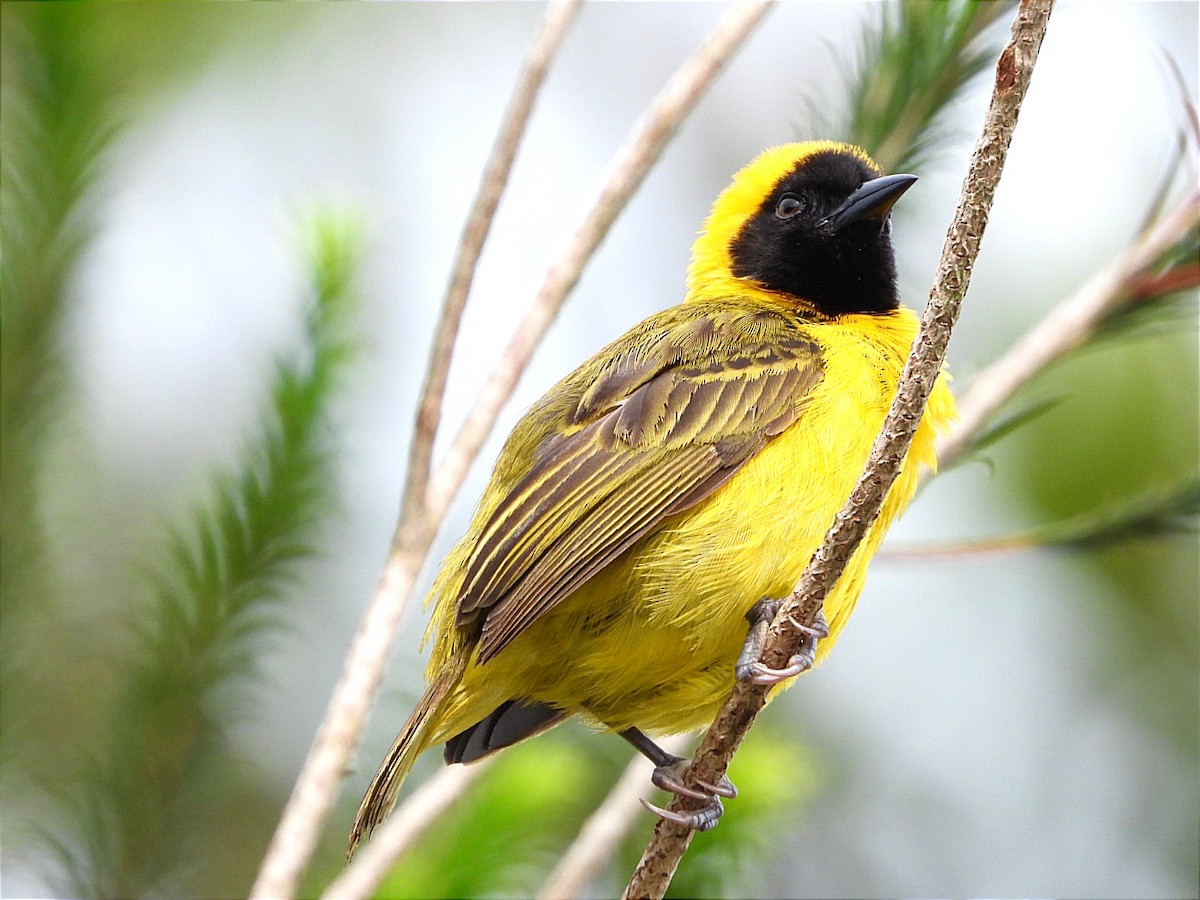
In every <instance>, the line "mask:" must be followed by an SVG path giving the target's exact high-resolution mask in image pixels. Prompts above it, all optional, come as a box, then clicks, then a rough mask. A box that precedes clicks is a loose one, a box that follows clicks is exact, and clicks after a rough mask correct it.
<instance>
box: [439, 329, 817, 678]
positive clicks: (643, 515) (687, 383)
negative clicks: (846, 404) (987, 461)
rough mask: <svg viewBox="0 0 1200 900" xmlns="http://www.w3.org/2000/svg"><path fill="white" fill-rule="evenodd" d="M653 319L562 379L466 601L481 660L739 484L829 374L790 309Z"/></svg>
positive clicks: (477, 559) (470, 572) (482, 544)
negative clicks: (653, 536) (632, 551)
mask: <svg viewBox="0 0 1200 900" xmlns="http://www.w3.org/2000/svg"><path fill="white" fill-rule="evenodd" d="M651 324H658V325H659V326H660V327H658V328H657V329H654V328H650V329H641V330H635V331H633V332H631V333H630V334H629V335H627V336H626V337H625V338H623V339H622V341H621V342H618V344H617V345H615V346H613V347H610V348H608V349H607V350H606V351H604V352H603V354H602V355H603V358H604V359H605V360H611V361H612V362H609V363H607V364H604V363H601V364H600V365H601V368H600V370H599V371H598V372H596V373H594V374H591V375H590V377H589V374H588V373H589V367H588V365H587V364H585V366H584V367H582V368H581V369H580V371H579V372H578V373H576V375H575V376H572V377H569V378H568V379H567V380H566V381H564V382H563V384H562V385H560V390H561V391H563V392H564V393H566V397H565V398H560V403H559V406H558V407H555V408H554V409H553V410H551V415H550V416H549V418H548V419H546V420H545V421H546V423H547V424H546V432H547V437H545V438H544V439H543V440H542V442H541V443H540V445H538V447H537V450H536V452H535V453H534V454H533V456H532V458H531V459H530V460H529V463H528V465H527V466H526V467H525V469H526V471H525V474H524V475H523V476H522V477H520V478H518V479H517V480H516V481H515V483H513V484H512V485H511V487H510V488H509V489H508V491H507V494H506V496H505V497H504V499H503V500H502V501H501V502H500V503H499V504H498V505H497V506H496V507H495V508H494V509H493V510H492V511H491V513H490V515H489V516H488V518H487V519H486V521H485V522H484V523H483V526H482V527H481V529H480V531H479V535H478V538H477V539H476V542H475V548H474V550H473V552H472V554H471V556H470V557H469V558H468V560H467V564H466V572H465V575H464V577H463V580H462V582H461V588H460V589H459V595H458V598H457V604H458V607H457V608H458V616H457V624H458V626H459V627H463V628H469V629H472V630H473V631H474V634H475V635H477V640H478V642H479V647H478V650H479V653H478V661H479V662H480V663H483V662H486V661H487V660H488V659H490V658H492V657H493V656H495V655H496V654H497V653H499V652H500V651H501V650H503V649H504V648H505V647H506V646H508V644H509V643H511V642H512V640H513V639H514V638H516V637H517V636H518V635H520V634H521V633H522V632H523V631H524V630H525V629H526V628H528V627H529V625H530V624H532V623H533V622H535V621H537V619H538V618H539V617H540V616H542V615H544V614H545V613H546V612H547V611H548V610H550V609H552V608H553V607H554V606H556V605H557V604H559V603H561V602H563V601H564V600H565V599H567V598H568V597H569V596H570V595H571V594H572V593H574V592H575V591H577V590H578V589H579V587H580V586H581V585H583V584H585V583H586V582H587V581H588V579H590V578H592V577H593V576H595V574H596V573H597V572H599V571H600V570H601V569H603V568H604V567H605V566H607V565H609V564H610V563H611V562H612V561H613V560H615V559H616V558H617V557H618V556H620V555H621V554H622V553H624V552H625V551H626V550H628V549H629V548H630V547H631V546H633V544H635V543H636V542H637V541H638V540H640V539H641V538H643V537H645V536H646V535H648V534H649V533H651V532H652V531H653V530H654V529H655V528H657V527H659V526H660V525H661V524H662V523H663V521H664V520H665V519H666V518H667V517H669V516H672V515H675V514H677V513H679V512H682V511H684V510H685V509H687V508H688V507H689V506H692V505H694V504H695V503H698V502H700V501H701V500H703V499H704V498H705V497H708V496H709V495H711V494H712V492H713V491H715V490H717V489H718V488H719V487H720V486H721V485H723V484H724V483H725V482H726V481H728V480H729V479H730V478H731V477H733V475H734V474H735V473H736V472H737V471H738V469H739V468H740V467H741V466H742V465H743V464H744V463H745V462H746V461H747V460H748V459H750V458H751V457H753V456H754V454H756V453H757V452H758V451H759V450H760V449H762V447H763V446H765V445H766V443H767V442H768V441H769V440H770V439H771V438H772V437H774V436H776V435H778V434H780V433H781V432H782V431H784V430H786V429H787V428H788V427H790V426H791V425H793V424H795V423H796V422H797V421H798V419H799V418H800V415H801V413H802V411H803V407H804V404H805V402H806V397H807V395H808V394H809V393H810V392H811V390H812V388H813V387H814V386H815V385H816V384H817V383H818V382H819V381H820V379H821V377H822V367H821V356H820V351H819V348H818V347H817V345H816V344H815V343H814V342H813V341H812V340H811V339H810V338H808V337H807V335H805V334H803V332H802V330H801V329H800V328H799V327H798V324H799V323H798V322H797V320H796V319H794V318H789V317H788V316H785V315H783V314H778V313H769V314H768V313H764V312H763V311H762V310H756V311H753V312H749V313H745V314H743V315H740V316H739V315H737V314H734V313H731V312H730V311H729V310H728V309H716V308H712V309H705V308H704V307H702V306H699V305H697V306H696V308H693V307H678V308H676V309H675V310H669V311H667V313H664V314H661V315H660V316H659V317H657V318H656V319H655V320H651ZM573 378H574V379H576V380H575V381H573V380H572V379H573ZM572 390H573V391H575V392H576V393H574V398H572V397H571V394H570V391H572ZM552 396H553V395H552ZM541 412H542V414H545V412H546V411H545V409H543V410H542V411H541Z"/></svg>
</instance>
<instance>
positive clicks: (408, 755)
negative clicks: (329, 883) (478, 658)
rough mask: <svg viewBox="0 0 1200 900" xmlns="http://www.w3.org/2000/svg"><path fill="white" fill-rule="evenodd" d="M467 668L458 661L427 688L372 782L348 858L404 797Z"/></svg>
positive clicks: (360, 809)
mask: <svg viewBox="0 0 1200 900" xmlns="http://www.w3.org/2000/svg"><path fill="white" fill-rule="evenodd" d="M465 669H466V660H465V659H464V660H457V661H455V662H454V663H453V664H452V665H451V667H450V668H448V669H446V670H444V671H443V672H442V673H441V674H440V675H439V676H438V677H437V678H436V679H435V680H434V682H433V684H431V685H429V687H428V688H426V689H425V693H424V694H423V695H422V696H421V700H420V702H419V703H418V704H417V708H416V709H414V710H413V711H412V715H410V716H409V717H408V721H407V722H405V723H404V727H403V728H401V729H400V733H399V734H398V735H396V740H394V741H392V747H391V749H390V750H388V753H387V756H385V757H384V759H383V762H382V763H381V764H380V766H379V771H378V772H376V773H375V777H374V778H372V779H371V786H370V787H369V788H367V792H366V794H364V795H363V799H362V803H360V804H359V806H358V814H357V815H355V817H354V825H353V827H352V828H351V829H350V843H349V846H347V848H346V858H347V859H350V858H351V857H352V856H353V855H354V848H355V847H357V846H358V843H359V841H361V840H362V839H363V836H364V835H369V834H370V832H371V831H372V829H374V828H375V826H376V825H378V824H379V823H380V822H382V821H383V820H384V819H385V818H387V815H388V813H390V812H391V811H392V807H394V806H395V805H396V798H397V797H399V796H400V787H401V785H403V784H404V779H405V778H406V777H408V773H409V771H410V770H411V769H412V767H413V763H414V762H416V760H417V757H418V756H420V755H421V753H422V752H423V751H424V750H425V748H426V747H428V746H429V738H430V730H431V729H432V727H433V726H434V725H435V724H436V723H437V722H438V721H439V720H440V718H441V713H442V708H443V707H444V706H445V703H446V700H447V698H448V697H449V696H450V695H451V694H452V693H453V692H454V689H455V688H456V687H458V683H459V682H460V681H461V680H462V676H463V671H464V670H465Z"/></svg>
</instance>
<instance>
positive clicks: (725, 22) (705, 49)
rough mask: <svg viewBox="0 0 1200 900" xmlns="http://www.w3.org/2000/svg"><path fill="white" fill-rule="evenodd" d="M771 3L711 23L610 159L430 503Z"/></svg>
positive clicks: (442, 497) (451, 480)
mask: <svg viewBox="0 0 1200 900" xmlns="http://www.w3.org/2000/svg"><path fill="white" fill-rule="evenodd" d="M770 6H771V4H770V2H762V0H754V2H746V0H742V2H738V3H735V4H733V5H732V6H731V7H730V8H729V10H728V11H727V12H726V13H725V15H724V16H722V17H721V20H720V21H719V22H717V24H716V27H714V28H713V30H712V32H711V33H710V34H709V35H708V37H706V38H705V40H704V43H703V44H701V45H700V47H699V48H698V49H697V50H696V52H695V53H693V54H692V56H691V57H689V58H688V59H687V61H685V62H684V64H683V65H682V66H680V68H679V70H678V71H676V73H675V74H674V75H673V76H672V77H671V80H670V81H669V82H667V84H666V86H665V87H664V88H663V89H662V91H661V92H660V93H659V95H658V96H657V97H655V98H654V100H653V101H652V103H651V104H650V107H649V108H648V109H647V110H646V112H645V113H643V114H642V117H641V119H640V120H639V121H638V123H637V124H636V125H635V126H634V130H633V133H632V134H631V135H630V136H629V138H628V139H627V140H626V142H625V144H624V145H623V146H622V147H621V149H620V150H618V151H617V153H616V155H615V156H614V157H613V158H612V160H610V161H609V164H608V171H609V173H610V174H609V175H608V177H607V178H606V179H605V182H604V186H603V187H602V188H601V190H600V194H599V196H598V197H597V198H596V201H595V203H594V204H593V205H592V208H591V210H590V211H589V212H588V214H587V216H586V217H585V219H584V220H583V222H581V223H580V225H579V227H578V228H577V229H576V230H575V233H574V234H573V235H572V237H571V240H570V243H569V244H568V245H567V248H566V250H565V251H564V252H563V254H562V256H561V257H560V258H559V261H558V262H557V263H556V264H555V265H554V266H552V267H551V269H550V271H549V272H547V273H546V280H545V281H544V282H543V284H542V287H541V289H540V290H539V291H538V294H537V297H536V298H535V299H534V301H533V305H532V306H531V307H530V309H529V311H528V312H527V313H526V314H525V318H524V319H523V320H522V321H521V324H520V325H519V326H518V327H517V331H516V333H515V334H514V335H513V338H512V340H511V341H510V342H509V345H508V348H507V349H506V350H505V353H504V356H503V358H502V359H501V360H500V364H499V366H497V368H496V370H495V371H494V372H493V373H492V377H491V378H490V379H489V380H488V383H487V384H486V385H485V386H484V388H483V390H482V391H480V393H479V397H478V399H477V400H476V401H475V406H474V407H473V408H472V409H471V412H470V413H469V414H468V416H467V419H466V421H465V422H464V423H463V426H462V428H461V429H460V430H459V432H458V434H457V435H456V436H455V439H454V443H453V444H452V445H451V447H450V449H449V451H448V452H447V454H446V460H445V462H444V463H443V465H442V467H441V469H439V471H438V474H437V475H436V476H435V477H434V479H433V480H432V482H431V483H430V486H429V498H428V503H429V506H430V507H431V508H435V509H436V508H439V507H441V506H443V505H445V504H446V503H447V502H448V501H447V498H448V497H450V496H453V495H454V494H455V493H456V492H457V491H458V489H459V487H461V485H462V482H463V479H464V478H466V474H467V469H468V468H469V467H470V464H471V461H472V460H474V459H475V457H476V456H477V455H478V454H479V448H480V447H482V446H483V442H484V440H485V439H486V438H487V436H488V434H490V433H491V430H492V428H493V427H494V426H495V424H496V418H497V417H498V416H499V415H500V410H501V409H502V408H503V407H504V404H505V403H506V402H507V401H508V398H509V397H511V396H512V392H513V390H514V389H515V388H516V386H517V379H518V378H520V375H521V373H522V372H523V371H525V367H526V366H527V365H528V364H529V359H530V357H531V356H532V355H533V351H534V348H536V347H537V345H538V343H539V342H540V341H541V339H542V337H543V336H544V335H545V333H546V330H547V329H548V328H549V327H550V325H551V323H553V321H554V317H555V316H556V315H558V311H559V310H560V309H561V308H562V305H563V301H564V300H566V297H567V294H569V293H570V292H571V290H572V288H574V287H575V284H576V282H578V281H579V276H580V275H581V274H582V272H583V267H584V266H585V265H586V264H587V261H588V260H589V259H590V258H591V256H592V254H593V253H595V252H596V248H597V247H599V246H600V242H601V241H603V240H604V237H605V235H607V234H608V229H609V228H610V227H611V226H612V223H613V221H614V220H615V219H616V217H617V214H618V213H619V212H620V211H621V210H622V209H624V207H625V204H626V203H627V202H628V201H629V198H630V197H631V196H633V192H634V191H636V190H637V189H638V187H639V186H640V185H641V183H642V180H643V179H644V178H645V177H646V173H647V172H649V171H650V168H651V166H653V165H654V163H655V162H657V160H658V157H659V156H660V155H661V154H662V151H663V149H664V148H665V147H666V145H667V143H668V142H669V141H670V140H671V138H672V137H674V135H675V131H676V129H678V127H679V125H680V123H681V122H682V121H683V120H684V118H685V117H686V116H687V115H688V113H690V112H691V111H692V110H693V109H694V108H695V106H696V104H697V103H698V102H699V101H700V98H701V97H702V96H704V93H705V92H706V91H707V90H708V88H709V86H710V85H711V84H712V83H713V81H714V80H715V79H716V77H717V75H718V74H720V72H721V69H722V68H724V66H725V63H727V62H728V61H729V59H730V57H732V56H733V53H734V51H736V50H737V49H738V48H739V47H740V46H741V45H742V44H743V43H744V42H745V41H746V39H747V38H748V37H749V36H750V33H751V32H752V31H753V30H754V27H755V26H756V25H758V23H759V22H760V21H761V20H762V17H763V16H764V15H766V13H767V10H768V9H770Z"/></svg>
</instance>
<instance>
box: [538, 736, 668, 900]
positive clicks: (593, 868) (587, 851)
mask: <svg viewBox="0 0 1200 900" xmlns="http://www.w3.org/2000/svg"><path fill="white" fill-rule="evenodd" d="M688 741H689V739H688V738H687V737H686V736H683V735H676V736H674V737H670V738H667V739H666V740H664V741H662V742H661V746H662V748H663V749H664V750H666V751H667V752H668V753H672V754H680V753H683V752H685V748H686V747H687V745H688ZM650 767H651V762H650V761H649V760H648V759H646V758H645V757H644V756H641V755H638V756H634V757H633V759H631V760H630V761H629V765H628V766H626V767H625V771H624V773H622V775H621V777H620V778H619V779H618V780H617V783H616V784H614V785H613V787H612V790H610V791H609V792H608V796H607V797H605V798H604V802H603V803H601V804H600V806H598V807H597V808H596V811H595V812H594V813H592V815H591V816H590V817H589V818H588V820H587V821H586V822H584V823H583V827H582V828H581V829H580V830H579V834H577V835H576V836H575V840H574V841H572V842H571V846H569V847H568V848H567V849H566V851H565V852H564V853H563V855H562V856H561V857H560V858H559V860H558V864H557V865H556V866H555V867H554V871H553V872H551V873H550V877H549V878H547V879H546V883H545V884H543V885H542V889H541V890H540V891H538V900H567V898H570V897H576V896H578V895H579V893H580V891H582V890H583V889H584V887H586V886H587V883H588V881H589V879H591V878H592V876H593V875H595V874H596V872H597V871H599V869H600V867H601V866H603V865H604V863H605V862H606V861H607V860H609V859H610V858H611V857H612V855H613V854H614V853H616V851H617V848H618V847H619V846H620V844H621V840H622V839H623V838H624V837H625V835H627V834H628V833H629V832H630V830H631V829H632V828H633V827H634V825H636V824H637V823H638V822H642V821H644V820H645V815H644V813H645V810H644V809H643V808H642V804H641V802H640V800H641V798H642V797H644V796H646V794H647V793H648V792H649V791H651V790H653V787H652V786H651V784H650Z"/></svg>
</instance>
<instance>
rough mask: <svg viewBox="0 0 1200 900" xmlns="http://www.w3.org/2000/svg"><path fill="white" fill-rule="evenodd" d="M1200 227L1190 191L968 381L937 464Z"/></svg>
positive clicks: (959, 450) (959, 452)
mask: <svg viewBox="0 0 1200 900" xmlns="http://www.w3.org/2000/svg"><path fill="white" fill-rule="evenodd" d="M1198 227H1200V194H1197V193H1195V192H1192V193H1191V194H1189V195H1188V196H1187V197H1186V198H1185V199H1184V200H1183V202H1182V203H1180V204H1179V205H1178V206H1177V207H1176V208H1175V209H1174V210H1172V211H1171V212H1170V213H1169V214H1168V215H1166V216H1164V217H1163V218H1162V219H1161V220H1160V221H1159V222H1158V224H1157V225H1155V226H1154V227H1153V228H1152V229H1150V230H1149V231H1148V232H1147V233H1145V234H1143V235H1142V236H1141V237H1140V238H1139V239H1138V240H1137V241H1136V242H1135V243H1134V244H1132V245H1131V246H1130V247H1129V248H1127V249H1126V250H1125V252H1124V253H1122V254H1121V255H1120V256H1119V257H1118V258H1117V259H1116V260H1115V261H1114V262H1113V263H1112V264H1111V265H1109V266H1108V267H1107V268H1104V269H1101V270H1100V271H1099V272H1097V273H1096V275H1094V276H1093V277H1092V278H1091V279H1090V280H1089V281H1088V282H1087V283H1086V284H1084V286H1083V287H1081V288H1080V289H1079V290H1078V291H1076V292H1075V293H1074V294H1072V295H1071V296H1070V297H1069V298H1067V299H1066V300H1064V301H1063V302H1062V303H1060V304H1059V305H1058V306H1056V307H1055V308H1054V309H1053V310H1051V312H1050V314H1049V315H1047V316H1046V317H1045V318H1044V319H1042V320H1041V321H1040V322H1038V323H1037V325H1035V326H1034V327H1033V328H1032V329H1030V330H1029V331H1028V332H1027V333H1026V334H1025V336H1024V337H1022V338H1021V339H1020V340H1019V341H1017V342H1016V343H1015V344H1014V345H1013V347H1012V349H1011V350H1009V351H1008V353H1006V354H1005V355H1004V356H1002V357H1001V358H1000V359H999V360H997V361H996V362H994V363H992V365H990V366H988V367H987V368H986V369H984V370H982V371H981V372H979V374H977V375H976V376H975V378H974V379H973V380H972V382H971V384H970V386H969V387H968V389H967V390H966V391H965V392H964V393H963V395H962V397H961V398H959V401H958V422H957V423H955V426H954V430H953V431H951V432H950V433H949V434H948V435H946V437H945V438H943V439H942V441H941V442H940V444H939V446H938V465H939V466H941V467H942V468H949V467H950V466H952V465H954V464H955V463H956V462H958V461H960V459H961V458H962V456H963V454H964V453H966V452H967V451H968V450H969V449H970V447H971V445H972V442H973V440H974V439H975V438H976V437H977V436H978V434H979V433H980V432H981V431H982V430H983V428H984V426H985V425H986V424H987V423H988V422H989V421H991V419H992V417H993V416H994V415H995V414H996V412H997V411H998V410H999V409H1000V408H1001V407H1002V406H1003V405H1004V404H1005V403H1007V402H1008V400H1009V399H1010V398H1011V397H1012V396H1013V395H1014V394H1015V393H1016V392H1017V391H1019V390H1020V389H1021V388H1022V387H1024V386H1025V385H1026V384H1028V383H1029V382H1030V381H1031V380H1032V379H1033V378H1034V377H1035V376H1036V375H1037V374H1038V373H1039V372H1041V371H1042V370H1043V369H1044V368H1046V367H1047V366H1049V365H1050V364H1051V363H1053V362H1055V361H1056V360H1059V359H1061V358H1062V357H1063V356H1065V355H1067V354H1068V353H1070V352H1071V351H1072V350H1075V349H1076V348H1078V347H1081V346H1082V345H1083V344H1086V343H1087V342H1088V340H1090V339H1091V338H1092V336H1093V335H1095V333H1096V332H1097V330H1098V329H1099V328H1100V326H1101V324H1102V323H1103V322H1104V320H1105V319H1106V318H1107V317H1108V316H1109V315H1110V314H1111V313H1112V312H1113V311H1114V310H1116V309H1118V308H1119V307H1120V306H1121V305H1122V304H1125V303H1128V302H1130V301H1131V299H1136V297H1134V296H1133V295H1134V294H1135V290H1134V289H1135V288H1136V287H1137V286H1138V285H1139V284H1140V283H1142V282H1143V280H1144V279H1145V278H1146V277H1147V276H1149V275H1151V274H1152V273H1153V271H1154V269H1155V268H1156V267H1157V266H1158V264H1159V262H1160V260H1161V259H1162V257H1163V255H1164V254H1165V253H1166V252H1168V251H1169V250H1170V249H1171V248H1172V247H1174V246H1175V245H1177V244H1178V243H1179V242H1180V241H1181V240H1182V239H1183V238H1184V236H1185V235H1187V234H1188V233H1189V232H1191V231H1194V230H1195V229H1196V228H1198Z"/></svg>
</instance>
